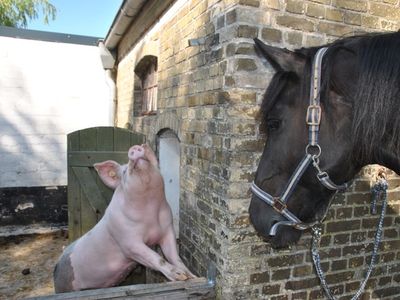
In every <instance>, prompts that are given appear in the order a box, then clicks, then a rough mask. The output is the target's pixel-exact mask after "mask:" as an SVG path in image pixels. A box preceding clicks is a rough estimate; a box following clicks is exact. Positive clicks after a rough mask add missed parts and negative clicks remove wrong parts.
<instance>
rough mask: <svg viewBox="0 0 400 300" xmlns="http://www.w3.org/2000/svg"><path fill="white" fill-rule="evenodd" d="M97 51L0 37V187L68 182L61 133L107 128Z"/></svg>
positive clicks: (103, 83) (106, 93)
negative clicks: (100, 127)
mask: <svg viewBox="0 0 400 300" xmlns="http://www.w3.org/2000/svg"><path fill="white" fill-rule="evenodd" d="M111 97H112V92H111V91H110V88H109V86H108V85H107V82H106V75H105V71H104V70H103V68H102V65H101V61H100V56H99V49H98V48H97V47H96V46H86V45H77V44H67V43H56V42H43V41H37V40H28V39H19V38H10V37H0V187H19V186H28V187H29V186H57V185H66V184H67V160H66V159H67V157H66V149H67V146H66V134H68V133H70V132H72V131H75V130H79V129H83V128H87V127H93V126H110V125H112V122H111V120H110V110H111V107H110V101H112V99H111Z"/></svg>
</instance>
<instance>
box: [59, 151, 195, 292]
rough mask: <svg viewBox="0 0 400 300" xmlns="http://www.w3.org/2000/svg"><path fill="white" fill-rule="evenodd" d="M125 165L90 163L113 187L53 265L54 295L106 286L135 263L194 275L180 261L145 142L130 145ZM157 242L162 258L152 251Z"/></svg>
mask: <svg viewBox="0 0 400 300" xmlns="http://www.w3.org/2000/svg"><path fill="white" fill-rule="evenodd" d="M128 159H129V160H128V163H127V164H125V165H120V164H118V163H117V162H115V161H112V160H108V161H105V162H101V163H96V164H94V168H95V169H96V171H97V173H98V175H99V177H100V178H101V180H102V181H103V182H104V184H105V185H107V186H108V187H110V188H112V189H114V190H115V191H114V194H113V196H112V199H111V202H110V204H109V206H108V207H107V209H106V211H105V213H104V216H103V217H102V218H101V220H100V221H99V222H98V223H97V224H96V226H94V227H93V228H92V229H91V230H90V231H89V232H87V233H86V234H84V235H83V236H82V237H81V238H79V239H78V240H76V241H75V242H74V243H72V244H70V245H69V246H68V247H66V248H65V250H64V252H63V254H62V255H61V257H60V258H59V260H58V262H57V264H56V266H55V269H54V288H55V292H56V293H63V292H69V291H78V290H84V289H93V288H104V287H111V286H115V285H117V284H119V283H120V282H121V281H123V280H124V279H125V278H126V277H127V275H128V274H129V273H130V272H131V271H132V269H133V268H135V267H136V266H137V264H142V265H144V266H146V267H149V268H152V269H154V270H157V271H160V272H161V273H163V274H164V275H165V276H166V277H167V278H168V279H169V280H171V281H177V280H187V279H190V278H195V275H193V274H192V273H191V272H190V271H189V269H188V268H187V267H186V266H185V265H184V264H183V262H182V260H181V259H180V257H179V255H178V251H177V246H176V238H175V231H174V227H173V223H172V213H171V209H170V207H169V205H168V203H167V201H166V198H165V192H164V182H163V178H162V176H161V174H160V171H159V168H158V161H157V158H156V156H155V154H154V152H153V151H152V150H151V148H150V147H149V146H148V145H146V144H143V145H135V146H132V147H131V148H130V149H129V151H128ZM154 245H159V246H160V248H161V250H162V252H163V254H164V256H165V258H163V257H162V256H160V255H159V254H158V253H157V252H155V251H154V250H152V249H151V247H152V246H154Z"/></svg>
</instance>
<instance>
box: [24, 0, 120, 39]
mask: <svg viewBox="0 0 400 300" xmlns="http://www.w3.org/2000/svg"><path fill="white" fill-rule="evenodd" d="M122 1H123V0H100V1H99V0H49V2H50V3H51V4H53V5H54V6H55V7H56V9H57V14H56V18H55V20H54V21H52V20H49V24H47V25H46V24H44V21H43V17H41V16H39V18H38V19H36V20H33V21H30V22H29V23H28V26H27V27H26V29H33V30H41V31H50V32H59V33H68V34H77V35H86V36H93V37H99V38H104V37H105V36H106V34H107V32H108V30H109V29H110V27H111V24H112V22H113V20H114V17H115V16H116V14H117V12H118V9H119V8H120V6H121V3H122Z"/></svg>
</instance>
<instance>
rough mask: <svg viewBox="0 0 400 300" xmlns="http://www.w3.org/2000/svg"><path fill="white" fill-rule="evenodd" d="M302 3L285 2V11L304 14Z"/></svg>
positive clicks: (297, 1)
mask: <svg viewBox="0 0 400 300" xmlns="http://www.w3.org/2000/svg"><path fill="white" fill-rule="evenodd" d="M304 6H305V4H304V1H301V0H287V3H286V11H287V12H290V13H294V14H303V13H304Z"/></svg>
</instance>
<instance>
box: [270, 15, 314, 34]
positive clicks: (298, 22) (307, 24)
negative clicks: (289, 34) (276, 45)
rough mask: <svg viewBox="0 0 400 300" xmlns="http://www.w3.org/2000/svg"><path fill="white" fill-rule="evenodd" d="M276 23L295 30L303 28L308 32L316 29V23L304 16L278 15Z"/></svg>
mask: <svg viewBox="0 0 400 300" xmlns="http://www.w3.org/2000/svg"><path fill="white" fill-rule="evenodd" d="M276 23H277V24H278V25H281V26H284V27H288V28H292V29H295V30H302V31H306V32H311V31H314V23H313V22H311V21H309V20H306V19H304V18H299V17H294V16H278V17H277V18H276Z"/></svg>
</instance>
